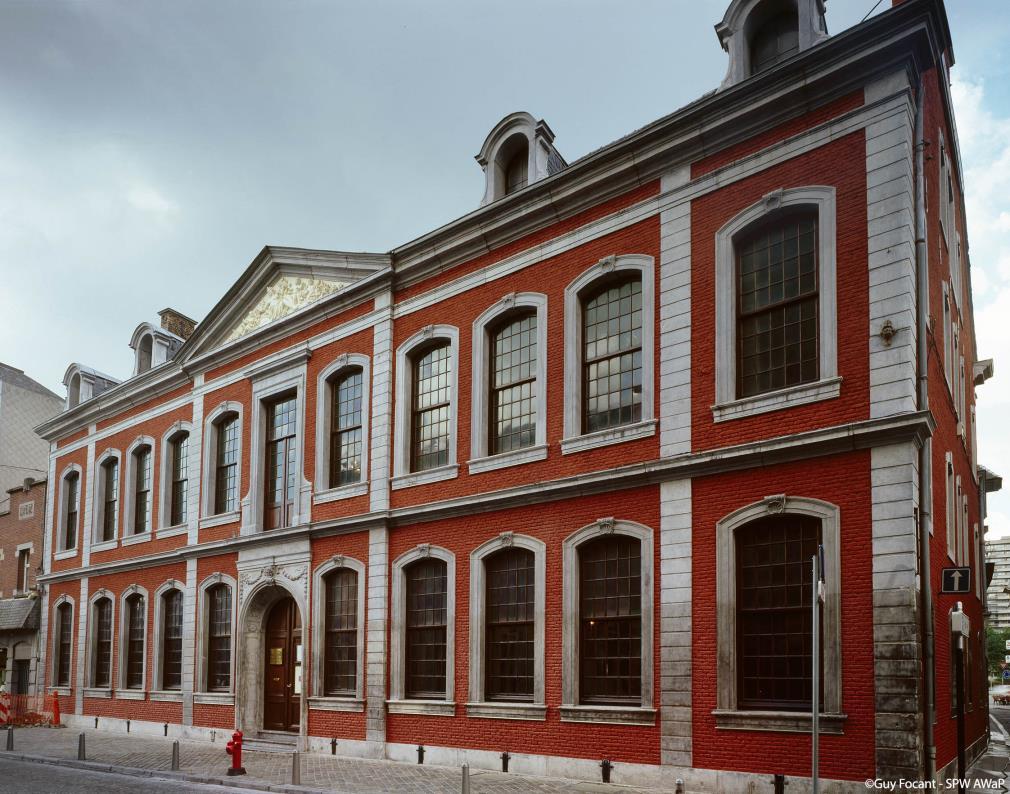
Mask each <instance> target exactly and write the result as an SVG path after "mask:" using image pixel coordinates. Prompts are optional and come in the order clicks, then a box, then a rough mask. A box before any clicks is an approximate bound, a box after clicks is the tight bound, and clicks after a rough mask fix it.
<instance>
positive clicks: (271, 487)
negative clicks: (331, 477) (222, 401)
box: [263, 393, 299, 529]
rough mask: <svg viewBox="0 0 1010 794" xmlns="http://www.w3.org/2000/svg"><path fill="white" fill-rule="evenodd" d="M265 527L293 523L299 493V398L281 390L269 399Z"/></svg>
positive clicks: (285, 525) (267, 409) (287, 525)
mask: <svg viewBox="0 0 1010 794" xmlns="http://www.w3.org/2000/svg"><path fill="white" fill-rule="evenodd" d="M265 407H266V438H265V449H264V452H265V456H264V457H265V462H266V479H265V481H264V484H263V528H264V529H283V528H284V527H289V526H291V525H292V523H293V521H294V517H295V511H296V499H297V496H298V486H299V482H298V476H297V453H298V422H297V411H298V398H297V396H296V395H295V394H294V393H291V394H282V395H280V396H279V397H274V398H273V399H271V400H270V401H269V402H267V403H266V406H265Z"/></svg>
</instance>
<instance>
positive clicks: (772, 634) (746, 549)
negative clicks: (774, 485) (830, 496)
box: [735, 514, 821, 711]
mask: <svg viewBox="0 0 1010 794" xmlns="http://www.w3.org/2000/svg"><path fill="white" fill-rule="evenodd" d="M735 537H736V539H735V543H736V560H737V563H736V564H737V570H736V577H737V586H736V630H737V659H736V669H737V677H738V681H737V702H738V707H739V708H741V709H758V710H774V711H793V710H795V711H809V710H810V704H811V701H812V687H811V673H812V663H811V642H812V641H811V637H810V632H811V625H812V618H811V614H810V606H811V601H810V598H811V594H810V586H811V576H812V574H811V570H810V560H811V558H812V557H813V556H814V555H815V554H817V546H818V544H819V543H820V541H821V522H820V519H817V518H813V517H811V516H800V515H788V514H786V515H778V516H768V517H766V518H760V519H757V520H756V521H753V522H751V523H749V524H746V525H745V526H743V527H741V528H739V529H737V530H736V532H735Z"/></svg>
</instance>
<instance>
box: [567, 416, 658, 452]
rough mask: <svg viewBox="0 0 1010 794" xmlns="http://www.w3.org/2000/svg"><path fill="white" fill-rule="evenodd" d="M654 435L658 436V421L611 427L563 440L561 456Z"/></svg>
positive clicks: (649, 420) (650, 420) (647, 420)
mask: <svg viewBox="0 0 1010 794" xmlns="http://www.w3.org/2000/svg"><path fill="white" fill-rule="evenodd" d="M654 435H656V420H655V419H646V420H645V421H643V422H637V423H635V424H633V425H622V426H621V427H611V428H608V429H606V430H597V431H596V432H595V433H586V434H585V435H581V436H573V437H572V438H563V439H561V454H562V455H571V454H573V453H575V452H585V451H586V450H588V449H598V448H599V447H609V446H610V445H611V444H623V443H624V442H625V441H636V440H637V439H640V438H648V437H649V436H654Z"/></svg>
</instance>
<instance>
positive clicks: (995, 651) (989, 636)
mask: <svg viewBox="0 0 1010 794" xmlns="http://www.w3.org/2000/svg"><path fill="white" fill-rule="evenodd" d="M1007 640H1010V629H993V628H987V629H986V630H985V651H986V658H987V659H988V660H989V675H990V676H992V677H993V678H999V677H1000V676H1001V675H1002V674H1003V659H1004V658H1005V657H1006V656H1007V655H1010V651H1007V649H1006V643H1007Z"/></svg>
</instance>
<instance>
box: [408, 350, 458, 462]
mask: <svg viewBox="0 0 1010 794" xmlns="http://www.w3.org/2000/svg"><path fill="white" fill-rule="evenodd" d="M412 366H413V377H412V379H411V384H412V394H411V436H410V470H411V471H426V470H427V469H434V468H437V467H439V466H444V465H446V464H448V463H449V436H450V426H449V422H450V418H451V413H452V412H451V402H452V383H451V382H452V372H451V369H452V356H451V350H450V344H449V342H447V341H444V342H438V343H436V344H435V345H433V346H431V347H428V348H425V349H422V350H420V351H418V352H417V353H415V355H414V357H413V363H412Z"/></svg>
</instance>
